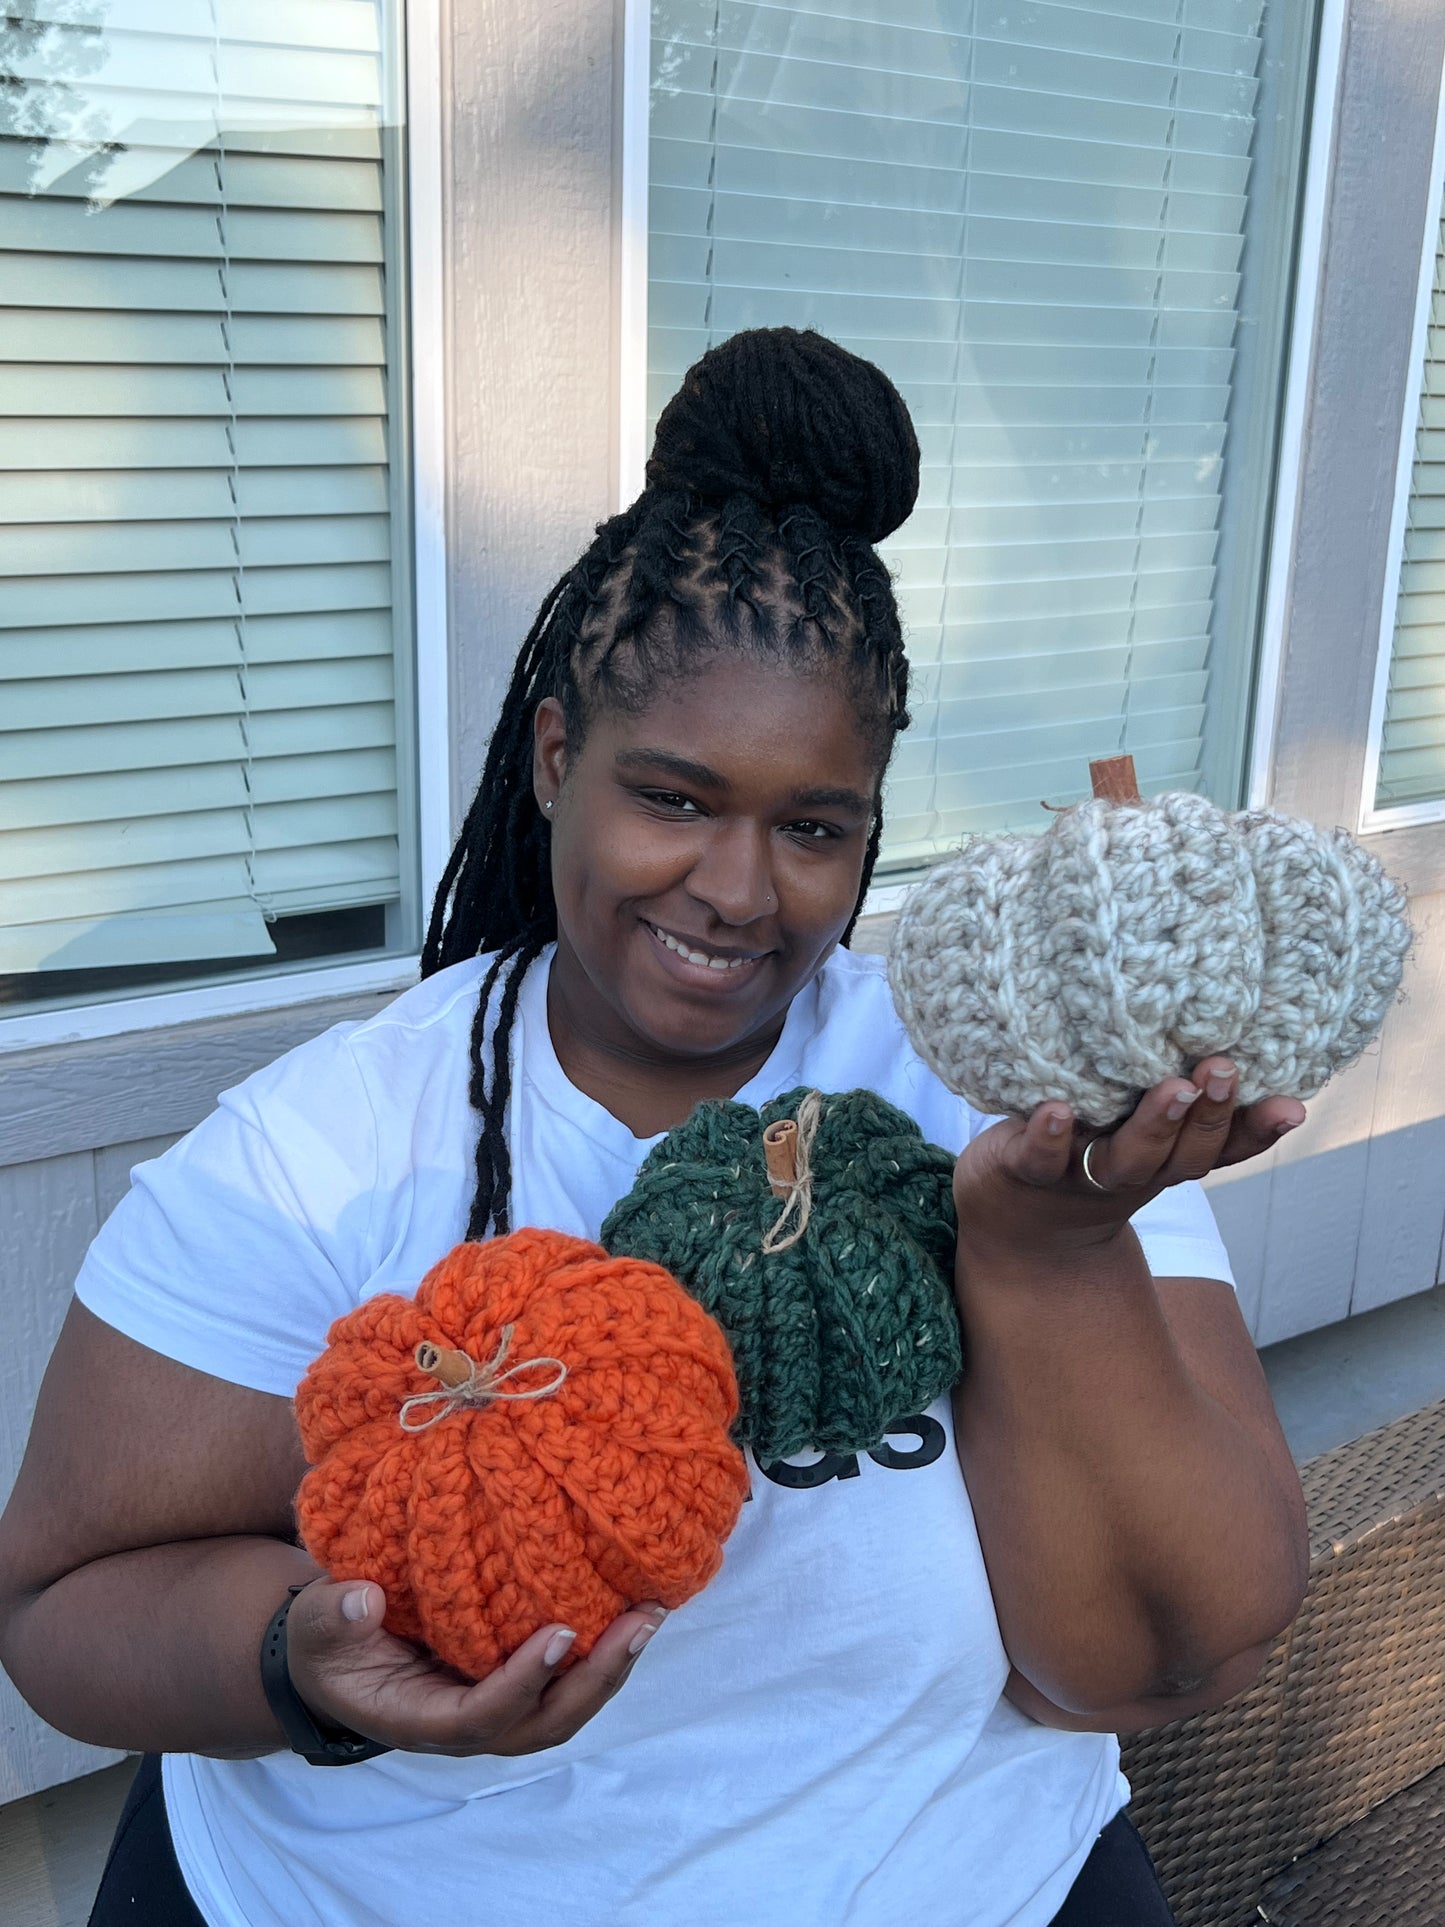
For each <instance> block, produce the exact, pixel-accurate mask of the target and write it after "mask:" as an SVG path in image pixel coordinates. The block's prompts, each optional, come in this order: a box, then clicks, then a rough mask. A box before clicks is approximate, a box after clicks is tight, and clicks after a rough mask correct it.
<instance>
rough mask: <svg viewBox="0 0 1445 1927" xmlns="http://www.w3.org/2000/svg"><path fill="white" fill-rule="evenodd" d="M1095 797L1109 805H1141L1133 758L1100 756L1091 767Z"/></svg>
mask: <svg viewBox="0 0 1445 1927" xmlns="http://www.w3.org/2000/svg"><path fill="white" fill-rule="evenodd" d="M1089 780H1090V782H1091V783H1092V784H1093V785H1094V794H1095V796H1098V797H1101V798H1103V799H1104V801H1106V802H1109V803H1141V802H1142V801H1143V800H1144V799H1143V798H1142V797H1141V796H1140V794H1139V779H1138V777H1137V776H1136V775H1135V774H1134V758H1133V757H1132V756H1098V757H1096V758H1095V759H1094V761H1093V762H1092V763H1090V765H1089Z"/></svg>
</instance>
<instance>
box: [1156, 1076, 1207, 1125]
mask: <svg viewBox="0 0 1445 1927" xmlns="http://www.w3.org/2000/svg"><path fill="white" fill-rule="evenodd" d="M1213 1094H1214V1093H1213V1091H1212V1090H1211V1092H1210V1095H1211V1096H1213ZM1200 1095H1201V1092H1200V1089H1199V1086H1198V1085H1197V1084H1191V1085H1190V1087H1189V1089H1188V1090H1187V1091H1180V1092H1179V1093H1178V1095H1177V1096H1175V1097H1171V1098H1170V1100H1169V1109H1168V1110H1167V1111H1166V1112H1165V1113H1164V1115H1165V1116H1166V1117H1170V1118H1173V1119H1175V1121H1176V1122H1177V1121H1178V1119H1180V1118H1181V1117H1183V1115H1184V1113H1185V1112H1186V1111H1187V1110H1188V1109H1189V1106H1190V1105H1191V1104H1193V1103H1194V1102H1195V1100H1196V1099H1197V1098H1198V1097H1199V1096H1200Z"/></svg>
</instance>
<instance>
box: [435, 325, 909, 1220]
mask: <svg viewBox="0 0 1445 1927" xmlns="http://www.w3.org/2000/svg"><path fill="white" fill-rule="evenodd" d="M917 494H918V441H917V438H916V436H915V435H914V432H913V424H912V422H911V420H910V419H909V415H908V410H907V408H906V407H905V405H904V402H903V399H902V397H901V396H900V395H899V393H898V391H897V389H896V388H894V386H893V384H892V382H890V381H889V379H888V377H887V376H886V375H885V374H883V372H882V371H881V370H880V369H878V368H875V367H874V366H873V364H872V363H871V362H868V361H863V360H861V359H860V358H859V357H858V356H857V355H853V354H850V353H849V352H848V351H847V349H845V348H840V347H839V346H838V345H837V343H836V342H833V341H829V340H828V339H827V338H826V336H823V335H819V334H815V333H813V332H812V331H811V330H808V331H805V332H799V331H798V330H796V329H793V328H755V329H749V330H747V331H746V332H744V333H742V334H736V335H733V336H732V337H731V338H730V339H729V340H727V341H725V342H722V343H721V344H720V345H719V346H718V347H716V348H711V349H709V350H708V352H707V353H706V354H705V355H704V356H703V357H702V359H701V360H700V361H699V362H697V363H696V364H695V365H694V366H693V367H692V368H690V369H689V370H688V372H687V375H686V376H685V377H684V380H683V384H682V387H681V388H680V389H679V391H678V392H677V394H676V395H675V396H674V397H673V398H672V400H671V401H670V402H669V403H668V405H667V407H666V408H665V409H664V410H663V412H662V416H661V419H660V420H659V422H658V424H657V434H656V438H655V440H654V444H653V450H652V457H651V459H650V460H649V462H648V464H647V486H646V488H645V489H644V490H643V492H642V494H641V495H640V496H639V497H638V499H637V500H636V501H635V502H634V503H633V504H632V506H631V507H630V508H627V509H624V510H623V511H622V513H621V514H620V515H614V516H613V517H612V518H611V520H610V521H607V522H603V523H602V524H601V525H600V526H599V528H598V530H597V534H596V538H595V539H594V541H593V542H592V545H591V547H590V548H589V549H588V550H587V552H586V553H585V554H584V555H583V556H582V557H581V559H580V560H579V561H577V562H576V563H574V564H573V566H572V567H571V568H570V569H569V570H568V571H567V573H566V574H565V575H564V576H563V577H562V579H561V581H560V582H558V583H556V584H555V585H554V587H553V588H552V589H551V590H550V591H549V592H548V594H547V596H546V598H545V599H544V601H543V603H542V606H541V608H540V609H539V610H538V612H537V619H536V621H535V622H534V623H533V624H532V628H531V630H530V632H529V634H528V636H527V639H526V641H525V642H524V643H523V644H522V648H521V653H520V654H519V655H518V657H517V664H516V668H515V669H514V670H513V672H512V681H511V684H510V687H509V688H508V690H507V695H506V700H505V701H504V703H503V705H502V712H501V716H500V718H499V720H498V722H497V726H496V730H495V731H494V733H493V736H492V740H491V743H490V745H489V747H488V750H487V759H486V764H485V767H484V769H483V772H482V780H481V783H480V784H479V786H478V788H477V793H476V796H475V797H474V799H473V801H472V806H471V808H470V809H469V810H468V812H467V817H466V821H465V823H464V824H463V825H462V830H461V835H460V836H459V837H458V839H457V843H456V847H455V848H454V849H453V851H452V853H451V856H450V858H449V859H448V862H447V866H446V870H445V871H444V873H443V875H442V880H441V883H440V886H439V887H438V890H437V894H436V901H435V904H434V905H433V908H432V915H431V924H430V927H429V929H428V931H427V937H426V944H425V946H424V948H423V950H422V962H421V973H422V975H423V977H427V976H430V975H431V974H432V973H433V972H434V971H437V970H441V969H444V968H445V967H446V966H447V965H448V964H453V963H459V962H461V961H462V960H463V959H465V958H468V957H475V956H478V955H482V954H484V953H486V952H494V953H495V954H494V956H493V958H492V962H491V966H490V968H489V969H488V971H487V974H486V977H485V980H484V981H483V983H482V986H481V991H480V995H479V999H478V1004H477V1014H476V1017H475V1019H474V1021H473V1025H472V1038H471V1067H472V1068H471V1085H470V1094H471V1101H472V1104H473V1106H474V1107H475V1109H476V1110H477V1112H478V1113H479V1116H480V1119H481V1132H480V1136H479V1138H478V1142H477V1153H476V1165H477V1186H476V1193H475V1195H474V1197H473V1200H472V1207H471V1214H470V1218H469V1220H468V1224H467V1236H468V1237H469V1238H482V1237H485V1236H486V1234H487V1229H488V1227H489V1226H490V1227H491V1228H492V1229H493V1230H494V1231H495V1232H496V1234H497V1235H498V1236H501V1235H503V1234H504V1233H505V1232H506V1231H507V1230H508V1229H509V1228H510V1210H509V1194H510V1191H511V1179H512V1172H511V1159H510V1156H509V1154H508V1151H507V1143H506V1135H505V1128H504V1127H505V1117H506V1108H507V1100H508V1097H509V1095H510V1092H511V1083H512V1075H511V1032H512V1022H513V1019H514V1017H515V1016H516V1010H517V998H518V996H519V994H520V991H521V987H522V979H523V977H524V976H525V975H526V972H527V969H528V967H529V966H530V965H531V964H532V962H533V961H534V960H535V959H536V958H537V957H538V956H539V955H540V954H541V952H542V950H543V949H544V948H545V947H546V946H547V944H549V943H550V942H551V941H552V940H553V939H554V938H555V937H556V935H557V906H556V902H555V899H554V897H553V894H552V871H551V839H550V833H549V826H548V823H547V821H546V819H545V818H544V816H543V814H542V812H541V811H540V810H539V809H538V808H537V804H536V800H535V797H534V795H533V790H532V719H533V715H534V713H535V711H536V707H537V704H538V703H539V702H541V701H542V700H543V698H545V697H548V696H552V697H556V698H557V699H558V700H559V701H560V702H561V704H562V708H563V714H564V716H565V718H566V727H567V733H568V738H569V742H570V743H572V744H573V745H575V744H577V743H580V741H581V739H582V736H583V734H584V732H585V728H586V722H587V718H588V716H589V714H590V713H591V710H592V708H593V707H594V706H595V705H596V704H597V703H598V702H600V701H609V700H610V701H615V702H620V703H623V704H627V705H629V706H635V705H637V704H639V703H640V702H642V701H643V700H644V699H645V696H644V688H643V682H644V679H643V677H642V676H641V675H640V674H639V672H640V671H641V670H643V669H644V668H648V667H651V666H652V665H653V663H654V662H655V659H656V657H657V656H658V654H659V653H661V652H664V651H665V652H666V654H667V656H668V658H669V660H670V661H671V662H672V663H673V664H675V665H681V664H683V663H686V662H687V661H688V660H689V659H692V660H694V661H700V660H702V659H704V658H705V657H706V656H707V655H708V654H710V653H715V652H716V651H717V650H718V649H719V648H729V647H730V648H737V649H742V650H746V651H748V652H750V653H754V654H758V655H763V656H767V655H772V656H775V657H776V656H783V657H786V658H791V659H797V658H804V659H824V660H833V661H835V662H836V663H837V665H838V669H839V672H840V673H842V674H844V675H845V676H847V677H849V678H850V682H851V685H852V686H853V687H855V688H856V689H858V691H859V692H860V713H865V712H866V721H867V724H868V726H869V727H872V728H876V729H878V731H879V733H880V735H881V737H882V739H883V742H882V760H884V761H886V759H887V753H888V749H889V747H891V744H892V741H893V737H894V736H895V735H896V733H897V731H898V730H900V729H902V728H904V727H905V726H906V725H907V722H908V712H907V693H908V666H907V662H906V660H905V658H904V654H903V637H902V632H901V630H900V628H899V622H898V609H897V605H896V603H895V602H894V598H893V584H892V581H891V579H890V577H889V574H888V571H887V569H886V568H885V567H884V565H883V563H882V562H881V561H880V560H879V558H878V556H877V555H876V554H875V553H874V549H873V544H874V543H875V542H880V541H882V539H883V537H884V536H885V535H889V534H891V533H892V531H893V530H894V529H896V528H897V527H898V526H899V524H900V523H901V522H903V521H904V520H905V518H906V517H907V516H908V514H909V513H910V511H911V510H912V508H913V504H914V501H915V499H916V497H917ZM863 692H867V700H866V701H864V700H863V699H862V697H863ZM881 831H882V816H881V813H880V814H877V815H876V816H875V819H874V822H873V826H872V830H871V834H870V836H869V841H868V850H867V855H866V858H865V861H864V866H863V881H862V888H861V890H860V892H859V897H858V903H859V905H861V904H862V901H863V896H864V894H865V893H866V891H867V888H868V880H869V877H870V875H871V873H872V869H873V864H874V862H875V860H876V858H877V854H878V842H879V836H880V833H881ZM856 915H857V910H856V909H855V911H854V916H855V917H856ZM851 928H852V926H851V924H850V926H849V929H850V931H851ZM844 940H845V941H846V936H845V939H844ZM499 981H500V982H501V985H502V994H501V1001H500V1005H499V1008H498V1012H497V1021H496V1027H495V1032H494V1037H493V1041H492V1043H491V1046H490V1049H489V1048H488V1043H487V1014H488V1010H489V1007H490V1003H491V998H492V995H493V992H494V990H495V988H496V986H497V984H498V982H499ZM489 1059H490V1063H489V1061H488V1060H489Z"/></svg>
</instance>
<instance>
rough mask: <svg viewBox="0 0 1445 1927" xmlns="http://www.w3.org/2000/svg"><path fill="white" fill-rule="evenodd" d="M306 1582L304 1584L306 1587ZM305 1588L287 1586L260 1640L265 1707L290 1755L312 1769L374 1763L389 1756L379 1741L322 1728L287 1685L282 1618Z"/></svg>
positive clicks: (341, 1729) (336, 1728) (341, 1728)
mask: <svg viewBox="0 0 1445 1927" xmlns="http://www.w3.org/2000/svg"><path fill="white" fill-rule="evenodd" d="M309 1583H310V1582H309V1581H308V1582H307V1584H309ZM305 1590H306V1586H305V1585H300V1586H288V1587H287V1589H286V1597H285V1599H284V1600H283V1601H282V1602H281V1604H280V1605H279V1606H278V1607H277V1609H276V1611H275V1613H274V1614H273V1615H272V1619H271V1623H270V1625H269V1626H268V1627H267V1628H266V1631H265V1634H264V1636H263V1638H262V1640H261V1685H262V1687H263V1688H264V1689H265V1693H266V1704H267V1705H268V1706H269V1707H270V1708H271V1711H272V1712H273V1713H274V1714H275V1715H276V1718H277V1720H278V1721H279V1722H280V1726H281V1731H282V1732H283V1733H284V1734H285V1735H286V1738H287V1741H288V1742H289V1744H290V1747H291V1751H292V1752H293V1753H299V1754H300V1755H301V1757H302V1759H303V1760H306V1761H308V1762H309V1764H310V1765H312V1766H355V1765H357V1764H358V1762H359V1761H361V1760H374V1759H375V1758H376V1756H377V1754H378V1753H390V1751H391V1748H390V1747H389V1746H383V1745H382V1744H381V1742H380V1741H379V1740H366V1739H363V1738H362V1736H361V1735H360V1734H359V1733H353V1732H351V1731H350V1730H349V1729H348V1728H347V1727H344V1726H322V1725H321V1724H320V1723H319V1722H318V1720H317V1718H316V1715H315V1714H314V1713H313V1712H312V1711H311V1709H310V1707H309V1706H307V1704H306V1702H305V1701H304V1700H303V1699H302V1697H301V1695H300V1694H299V1693H298V1692H297V1691H296V1688H295V1687H294V1686H293V1685H292V1684H291V1668H290V1665H289V1664H288V1662H287V1658H286V1616H287V1614H288V1613H289V1612H290V1610H291V1602H292V1600H293V1599H294V1598H295V1597H296V1595H297V1593H298V1592H304V1591H305Z"/></svg>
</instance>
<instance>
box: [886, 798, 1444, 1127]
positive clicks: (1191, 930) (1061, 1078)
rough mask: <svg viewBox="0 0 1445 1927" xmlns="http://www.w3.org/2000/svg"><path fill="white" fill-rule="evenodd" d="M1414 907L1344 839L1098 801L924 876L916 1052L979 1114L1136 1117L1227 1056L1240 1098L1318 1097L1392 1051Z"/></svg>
mask: <svg viewBox="0 0 1445 1927" xmlns="http://www.w3.org/2000/svg"><path fill="white" fill-rule="evenodd" d="M1410 941H1411V932H1410V926H1409V923H1408V921H1407V918H1406V914H1405V897H1404V893H1403V892H1402V891H1401V890H1400V888H1399V887H1398V885H1396V884H1395V883H1393V882H1392V881H1391V879H1390V878H1389V877H1388V876H1387V875H1386V874H1385V872H1384V871H1383V870H1382V869H1381V867H1380V865H1379V863H1378V862H1377V861H1376V860H1375V858H1374V857H1372V856H1370V855H1369V854H1368V853H1367V852H1366V851H1365V850H1363V849H1362V848H1361V847H1360V845H1359V844H1358V843H1356V842H1355V841H1354V839H1353V838H1352V837H1350V836H1348V835H1346V833H1345V832H1344V831H1343V830H1330V831H1326V830H1319V829H1316V828H1315V827H1314V826H1313V825H1312V824H1309V823H1304V822H1300V821H1297V820H1295V819H1293V818H1291V817H1286V816H1281V815H1279V814H1277V813H1276V812H1274V811H1272V810H1221V809H1219V808H1218V807H1217V806H1216V805H1215V804H1213V803H1211V802H1209V801H1208V800H1207V799H1206V798H1204V797H1202V796H1194V795H1189V794H1183V793H1180V794H1169V795H1164V796H1156V797H1154V798H1152V799H1151V800H1150V801H1148V802H1147V803H1122V804H1120V803H1111V802H1104V801H1098V800H1095V801H1092V802H1087V803H1081V804H1080V805H1079V806H1078V807H1077V808H1075V809H1070V810H1066V811H1063V812H1061V813H1060V814H1059V815H1058V816H1056V817H1055V818H1054V820H1053V822H1052V823H1051V824H1050V826H1049V828H1048V829H1047V830H1046V831H1045V832H1044V833H1043V835H1041V836H1038V837H1025V836H997V837H978V838H975V839H973V840H971V841H970V842H968V843H966V844H965V845H964V847H963V849H962V850H961V851H960V852H959V853H958V854H957V855H956V856H954V857H952V858H950V859H949V860H948V861H946V862H944V863H941V864H939V865H938V867H937V868H936V869H935V870H933V871H931V872H930V873H929V875H928V876H927V877H926V878H925V879H924V881H923V882H922V883H921V884H920V885H919V886H918V888H917V890H915V891H914V893H913V895H912V896H911V897H910V898H909V900H908V903H907V904H906V906H905V908H904V910H903V912H902V914H901V915H900V917H899V919H898V926H897V929H896V930H895V932H894V938H893V945H892V952H891V955H890V958H889V966H888V974H889V981H890V983H891V985H892V988H893V998H894V1002H895V1004H896V1005H897V1007H898V1014H899V1016H900V1017H901V1018H902V1020H903V1022H904V1025H905V1026H906V1028H907V1030H908V1034H909V1036H910V1037H911V1038H912V1040H913V1044H914V1047H915V1049H916V1050H917V1051H918V1052H919V1054H920V1056H922V1057H923V1058H924V1059H925V1061H926V1062H927V1063H928V1064H930V1065H931V1066H932V1068H933V1069H934V1070H935V1071H936V1072H937V1074H938V1076H939V1077H940V1078H942V1080H943V1082H944V1083H945V1084H947V1085H948V1086H949V1088H950V1089H951V1090H954V1091H958V1092H961V1093H962V1095H963V1096H964V1097H966V1098H967V1099H968V1101H969V1103H970V1104H972V1105H974V1106H975V1108H976V1109H978V1110H980V1111H983V1112H986V1113H998V1112H1003V1113H1011V1114H1013V1115H1016V1116H1024V1115H1027V1113H1028V1112H1029V1111H1031V1110H1032V1109H1033V1108H1034V1106H1035V1105H1037V1104H1041V1103H1043V1102H1044V1101H1045V1099H1048V1098H1062V1099H1064V1100H1065V1101H1067V1102H1068V1103H1069V1104H1070V1105H1071V1106H1072V1107H1073V1110H1074V1112H1075V1115H1076V1116H1077V1117H1079V1118H1080V1119H1081V1120H1082V1121H1083V1122H1084V1123H1086V1124H1091V1125H1095V1126H1103V1125H1109V1124H1113V1123H1115V1122H1117V1121H1118V1120H1119V1119H1120V1118H1122V1117H1125V1116H1127V1115H1128V1113H1129V1112H1130V1111H1131V1110H1132V1109H1133V1107H1134V1105H1135V1104H1136V1103H1137V1102H1138V1100H1139V1097H1140V1096H1141V1094H1142V1093H1143V1092H1144V1091H1146V1090H1148V1089H1149V1088H1150V1087H1151V1086H1152V1085H1154V1084H1157V1083H1158V1082H1159V1081H1160V1080H1161V1079H1162V1078H1165V1077H1170V1076H1175V1075H1179V1074H1181V1073H1187V1072H1188V1071H1190V1070H1191V1069H1192V1068H1193V1066H1194V1065H1195V1064H1196V1063H1198V1061H1199V1060H1200V1059H1201V1058H1202V1057H1207V1056H1210V1055H1212V1054H1213V1053H1215V1052H1220V1051H1227V1052H1228V1053H1229V1055H1230V1056H1231V1057H1232V1058H1233V1059H1234V1061H1235V1063H1236V1064H1237V1065H1238V1067H1239V1095H1240V1099H1241V1101H1243V1102H1244V1103H1252V1102H1254V1100H1255V1099H1257V1098H1260V1097H1264V1096H1267V1095H1269V1094H1271V1093H1274V1094H1278V1095H1282V1096H1289V1097H1309V1096H1312V1095H1313V1093H1314V1092H1316V1091H1317V1090H1319V1089H1320V1087H1321V1086H1322V1085H1323V1084H1324V1083H1325V1082H1326V1081H1327V1080H1328V1079H1329V1078H1330V1077H1331V1076H1333V1075H1334V1073H1335V1072H1336V1071H1338V1070H1340V1069H1342V1068H1343V1067H1344V1065H1346V1064H1348V1063H1350V1062H1352V1061H1353V1060H1354V1059H1355V1058H1356V1057H1358V1056H1359V1054H1360V1052H1361V1051H1362V1050H1364V1048H1365V1047H1366V1045H1367V1044H1369V1043H1370V1041H1371V1040H1372V1039H1373V1038H1374V1037H1375V1036H1376V1035H1377V1033H1378V1031H1379V1029H1380V1026H1381V1024H1382V1023H1383V1022H1384V1019H1385V1013H1386V1011H1387V1010H1388V1008H1389V1006H1390V1004H1391V1002H1392V1001H1393V999H1394V997H1395V995H1396V992H1397V991H1398V989H1399V985H1400V977H1401V974H1402V971H1403V968H1404V959H1405V954H1406V952H1407V951H1408V949H1409V946H1410Z"/></svg>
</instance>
